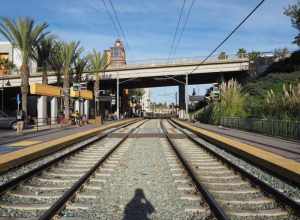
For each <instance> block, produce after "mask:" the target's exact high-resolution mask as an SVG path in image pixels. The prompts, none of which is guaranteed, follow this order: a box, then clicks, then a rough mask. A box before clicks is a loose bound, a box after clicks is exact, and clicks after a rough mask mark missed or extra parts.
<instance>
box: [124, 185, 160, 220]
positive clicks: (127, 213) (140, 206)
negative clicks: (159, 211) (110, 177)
mask: <svg viewBox="0 0 300 220" xmlns="http://www.w3.org/2000/svg"><path fill="white" fill-rule="evenodd" d="M153 212H155V208H154V207H153V205H152V204H151V202H149V201H148V200H147V198H146V197H145V194H144V191H143V190H142V189H136V190H135V194H134V197H133V198H132V199H131V200H130V202H129V203H127V205H126V207H125V210H124V217H123V220H149V219H150V215H151V214H152V213H153Z"/></svg>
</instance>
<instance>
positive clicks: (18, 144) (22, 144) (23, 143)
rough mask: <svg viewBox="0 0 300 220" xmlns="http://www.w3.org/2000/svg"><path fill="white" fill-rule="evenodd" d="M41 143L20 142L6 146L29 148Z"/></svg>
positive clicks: (31, 141)
mask: <svg viewBox="0 0 300 220" xmlns="http://www.w3.org/2000/svg"><path fill="white" fill-rule="evenodd" d="M41 142H42V141H33V140H26V141H18V142H15V143H11V144H8V145H6V146H8V147H28V146H30V145H35V144H39V143H41Z"/></svg>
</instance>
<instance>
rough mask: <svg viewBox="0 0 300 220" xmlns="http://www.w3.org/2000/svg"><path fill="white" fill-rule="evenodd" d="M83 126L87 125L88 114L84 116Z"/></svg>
mask: <svg viewBox="0 0 300 220" xmlns="http://www.w3.org/2000/svg"><path fill="white" fill-rule="evenodd" d="M82 125H87V117H86V114H84V115H83V116H82Z"/></svg>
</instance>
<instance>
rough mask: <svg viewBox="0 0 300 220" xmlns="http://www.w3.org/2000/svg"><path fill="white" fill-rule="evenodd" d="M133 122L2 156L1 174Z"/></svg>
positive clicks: (60, 139)
mask: <svg viewBox="0 0 300 220" xmlns="http://www.w3.org/2000/svg"><path fill="white" fill-rule="evenodd" d="M133 121H137V119H127V120H122V121H118V122H114V123H111V124H109V125H104V126H101V127H100V128H93V129H90V130H88V131H83V132H80V133H75V134H72V135H68V136H65V137H62V138H58V139H55V140H52V141H47V142H43V143H40V144H36V145H34V146H30V147H26V148H23V149H21V150H18V151H14V152H10V153H7V154H3V155H0V172H4V171H7V170H9V169H11V168H14V167H17V166H19V165H22V164H24V163H26V162H29V161H31V160H33V159H36V158H39V157H42V156H44V155H47V154H49V153H53V152H56V151H58V150H60V149H62V148H64V147H66V146H69V145H71V144H74V143H78V141H81V140H83V139H86V138H89V137H91V136H94V135H97V134H99V133H101V132H103V131H105V130H107V129H111V128H114V127H118V126H121V125H124V124H127V123H130V122H133Z"/></svg>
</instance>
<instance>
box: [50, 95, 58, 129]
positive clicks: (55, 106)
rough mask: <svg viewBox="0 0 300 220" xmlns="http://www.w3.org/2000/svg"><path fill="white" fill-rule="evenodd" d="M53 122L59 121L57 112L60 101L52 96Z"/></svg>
mask: <svg viewBox="0 0 300 220" xmlns="http://www.w3.org/2000/svg"><path fill="white" fill-rule="evenodd" d="M50 106H51V124H56V123H57V113H58V103H57V98H56V97H52V98H51V103H50Z"/></svg>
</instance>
